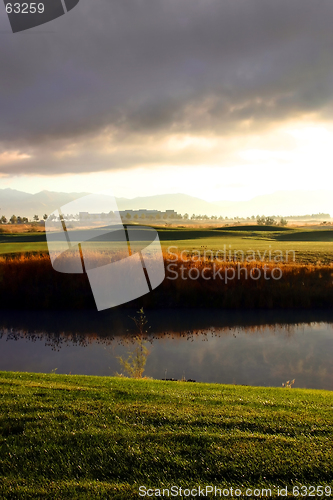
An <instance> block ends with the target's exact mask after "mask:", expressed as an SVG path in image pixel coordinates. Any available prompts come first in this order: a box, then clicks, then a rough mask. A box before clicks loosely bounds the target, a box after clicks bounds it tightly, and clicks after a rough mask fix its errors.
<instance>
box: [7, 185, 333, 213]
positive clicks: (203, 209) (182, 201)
mask: <svg viewBox="0 0 333 500" xmlns="http://www.w3.org/2000/svg"><path fill="white" fill-rule="evenodd" d="M87 194H88V193H58V192H54V191H41V192H39V193H36V194H29V193H25V192H23V191H17V190H15V189H8V188H7V189H0V215H5V216H6V217H7V218H9V217H10V216H11V215H13V214H15V215H21V216H25V217H30V218H31V217H33V216H34V215H35V214H38V215H39V216H40V217H41V216H42V215H43V214H44V213H47V214H50V213H51V212H53V211H54V210H55V209H56V208H58V207H61V206H63V205H65V204H66V203H69V202H70V201H73V200H74V199H77V198H78V197H81V196H85V195H87ZM117 204H118V208H119V210H127V209H128V210H130V209H132V210H135V209H140V208H146V209H156V210H161V211H164V210H168V209H173V210H176V211H177V212H179V213H181V214H185V213H188V214H189V216H190V217H191V215H192V214H193V213H195V214H201V215H208V216H211V215H218V216H219V215H222V216H223V217H226V216H227V217H237V216H239V217H249V216H251V215H254V216H257V215H276V216H278V215H282V216H288V215H303V214H315V213H319V212H325V213H330V214H333V192H332V191H328V190H320V191H301V190H299V191H277V192H275V193H272V194H269V195H262V196H257V197H255V198H253V199H251V200H248V201H239V202H236V201H215V202H208V201H205V200H202V199H200V198H196V197H194V196H189V195H187V194H182V193H177V194H163V195H154V196H145V197H137V198H133V199H128V198H117Z"/></svg>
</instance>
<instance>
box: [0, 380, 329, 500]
mask: <svg viewBox="0 0 333 500" xmlns="http://www.w3.org/2000/svg"><path fill="white" fill-rule="evenodd" d="M0 397H1V410H2V412H1V413H2V416H1V419H0V476H1V480H0V496H1V498H2V499H4V500H6V499H10V500H12V499H18V500H28V499H36V498H38V499H39V498H45V499H47V498H50V499H52V500H54V499H56V500H60V499H61V500H63V499H67V498H68V499H78V498H80V499H85V498H89V499H94V500H95V499H96V498H103V499H104V498H105V499H106V498H115V499H124V500H125V499H127V498H128V499H129V498H132V499H137V498H140V497H139V495H138V491H139V490H138V489H139V486H146V487H150V488H154V489H155V488H170V487H171V486H172V485H177V486H178V487H182V488H191V489H192V488H198V487H199V486H201V487H205V486H206V485H213V486H217V487H222V488H230V487H233V488H235V487H239V488H240V489H241V490H242V492H245V490H246V488H252V489H253V488H260V489H262V488H271V489H272V497H274V496H275V497H276V492H277V488H278V487H280V488H281V487H286V486H287V487H288V493H289V495H288V496H292V491H293V488H294V487H300V486H301V485H306V486H310V485H313V486H315V488H317V486H323V489H324V488H325V486H327V485H330V487H332V489H333V480H332V468H333V420H332V406H333V393H331V392H327V391H314V390H304V389H303V390H302V389H284V388H281V389H276V388H257V387H240V386H226V385H219V384H199V383H188V382H187V383H186V382H163V381H153V380H133V379H122V378H108V377H84V376H71V375H69V376H66V375H53V374H51V375H44V374H27V373H10V372H0ZM327 491H328V490H327ZM274 493H275V495H274ZM324 498H325V496H324Z"/></svg>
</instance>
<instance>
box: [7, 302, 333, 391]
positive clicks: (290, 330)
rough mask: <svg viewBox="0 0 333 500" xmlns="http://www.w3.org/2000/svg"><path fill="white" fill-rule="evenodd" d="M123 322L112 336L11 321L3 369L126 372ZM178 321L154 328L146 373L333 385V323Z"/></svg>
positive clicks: (239, 381) (223, 380) (267, 383)
mask: <svg viewBox="0 0 333 500" xmlns="http://www.w3.org/2000/svg"><path fill="white" fill-rule="evenodd" d="M162 314H164V315H166V314H167V313H166V312H164V313H161V315H162ZM192 316H193V313H192ZM126 317H127V318H128V314H127V315H126ZM81 319H82V318H81ZM153 319H154V318H153ZM169 321H170V320H169ZM159 322H160V323H161V316H160V317H159ZM32 323H33V322H32ZM125 323H126V321H124V324H123V327H122V328H121V326H120V325H121V322H118V323H117V322H116V324H117V328H114V329H113V330H112V331H113V333H114V335H113V336H112V335H111V336H110V335H106V334H105V331H104V330H103V328H101V331H102V332H103V333H101V334H96V332H94V331H90V332H89V331H84V332H83V333H82V332H81V333H80V324H77V330H76V332H75V333H73V331H68V329H67V330H66V331H63V332H62V331H61V329H60V330H59V328H55V329H54V330H52V327H51V326H49V327H48V328H47V329H48V331H43V330H39V329H36V330H35V333H33V332H34V330H33V329H32V324H30V325H29V327H27V328H26V329H23V328H22V326H21V327H19V326H12V327H9V324H10V323H8V322H6V324H5V325H4V326H3V327H2V328H1V327H0V336H1V334H2V338H1V339H0V370H13V371H32V372H46V373H49V372H51V371H52V370H54V369H55V368H57V373H73V374H86V375H113V374H114V373H115V372H117V371H118V372H121V367H120V364H119V362H118V361H117V359H116V356H119V355H121V356H126V352H127V351H128V350H129V349H131V348H132V344H131V343H130V342H129V341H128V338H129V335H130V334H129V333H128V332H127V329H128V327H129V326H130V325H131V323H127V324H125ZM153 323H154V321H153ZM176 323H177V322H176ZM180 323H181V322H180ZM180 323H179V322H178V328H172V327H171V325H170V324H168V321H166V322H165V326H166V330H164V331H167V332H168V334H167V335H165V334H164V335H163V333H162V331H163V328H162V327H161V326H159V328H154V329H153V328H152V331H154V332H156V331H157V332H158V333H154V334H152V335H151V338H152V341H151V343H149V344H148V347H149V351H150V354H149V357H148V360H147V365H146V370H145V375H147V376H150V377H153V378H157V379H161V378H176V379H181V378H182V377H185V378H186V379H189V378H191V379H195V380H197V381H202V382H220V383H235V384H245V385H261V386H281V384H282V382H286V381H287V380H290V379H296V382H295V387H308V388H323V389H330V390H333V361H332V360H333V357H332V353H333V329H332V324H329V323H327V322H310V323H309V324H295V325H283V324H276V325H272V324H271V325H270V326H268V325H261V326H255V325H253V324H252V325H251V326H245V325H243V326H241V327H239V326H232V327H229V326H226V325H225V324H223V326H214V327H213V326H211V325H212V324H214V323H215V324H216V323H218V321H216V318H215V319H214V318H213V319H212V317H211V315H210V316H209V317H207V318H206V324H207V328H206V330H205V329H204V328H203V319H202V316H201V318H200V331H198V330H197V331H196V330H193V329H192V330H189V329H186V326H188V325H187V324H186V322H185V323H184V324H183V325H182V326H183V327H184V328H181V325H180ZM208 325H209V326H208ZM58 326H59V325H58ZM82 329H83V330H85V329H84V328H83V326H82ZM88 330H89V329H88ZM130 330H131V329H130ZM132 331H133V329H132Z"/></svg>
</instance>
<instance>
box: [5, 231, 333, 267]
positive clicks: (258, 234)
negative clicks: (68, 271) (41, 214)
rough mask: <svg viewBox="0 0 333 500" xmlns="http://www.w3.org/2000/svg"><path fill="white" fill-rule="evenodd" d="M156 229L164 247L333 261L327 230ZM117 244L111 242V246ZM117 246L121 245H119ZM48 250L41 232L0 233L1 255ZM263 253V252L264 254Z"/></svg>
mask: <svg viewBox="0 0 333 500" xmlns="http://www.w3.org/2000/svg"><path fill="white" fill-rule="evenodd" d="M155 229H156V230H157V231H158V234H159V238H160V241H161V244H162V248H163V250H168V249H169V248H170V247H176V248H173V249H172V251H173V252H176V251H180V252H181V251H184V250H187V251H188V252H193V251H194V250H199V251H200V253H201V254H202V253H203V252H204V251H205V250H206V252H208V251H209V250H211V251H212V252H215V253H216V252H218V251H224V250H226V251H229V250H231V251H232V253H234V252H235V251H239V252H240V253H239V257H241V252H243V253H244V254H246V253H247V252H254V253H255V255H256V258H257V259H258V260H267V259H268V260H269V256H270V254H269V252H271V253H272V255H271V257H270V260H273V258H274V255H273V252H278V251H280V252H282V253H283V254H284V256H285V255H286V252H289V254H288V261H289V262H292V261H293V259H294V258H295V260H296V262H302V263H309V264H310V263H311V264H316V263H318V262H321V263H323V264H330V263H331V262H333V230H328V229H308V230H304V229H289V228H279V227H265V226H264V227H263V226H231V227H230V228H228V227H223V228H220V229H201V228H198V229H193V228H164V227H163V228H161V227H155ZM115 245H116V246H118V245H117V243H114V242H113V243H112V247H113V248H114V246H115ZM94 246H95V247H97V248H98V250H107V249H109V247H110V244H109V243H108V242H107V241H105V237H104V241H103V242H102V241H101V242H97V243H96V242H94ZM119 247H121V245H120V244H119ZM45 251H47V244H46V237H45V234H43V233H35V234H30V233H25V234H15V235H11V234H1V235H0V254H2V255H4V254H15V253H22V252H45ZM265 252H266V253H265ZM275 255H276V254H275Z"/></svg>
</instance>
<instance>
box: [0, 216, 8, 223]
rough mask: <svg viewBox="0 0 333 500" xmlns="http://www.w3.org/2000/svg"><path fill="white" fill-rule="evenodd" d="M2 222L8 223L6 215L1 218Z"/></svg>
mask: <svg viewBox="0 0 333 500" xmlns="http://www.w3.org/2000/svg"><path fill="white" fill-rule="evenodd" d="M0 224H7V219H6V217H5V216H4V215H3V216H2V217H1V219H0Z"/></svg>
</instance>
